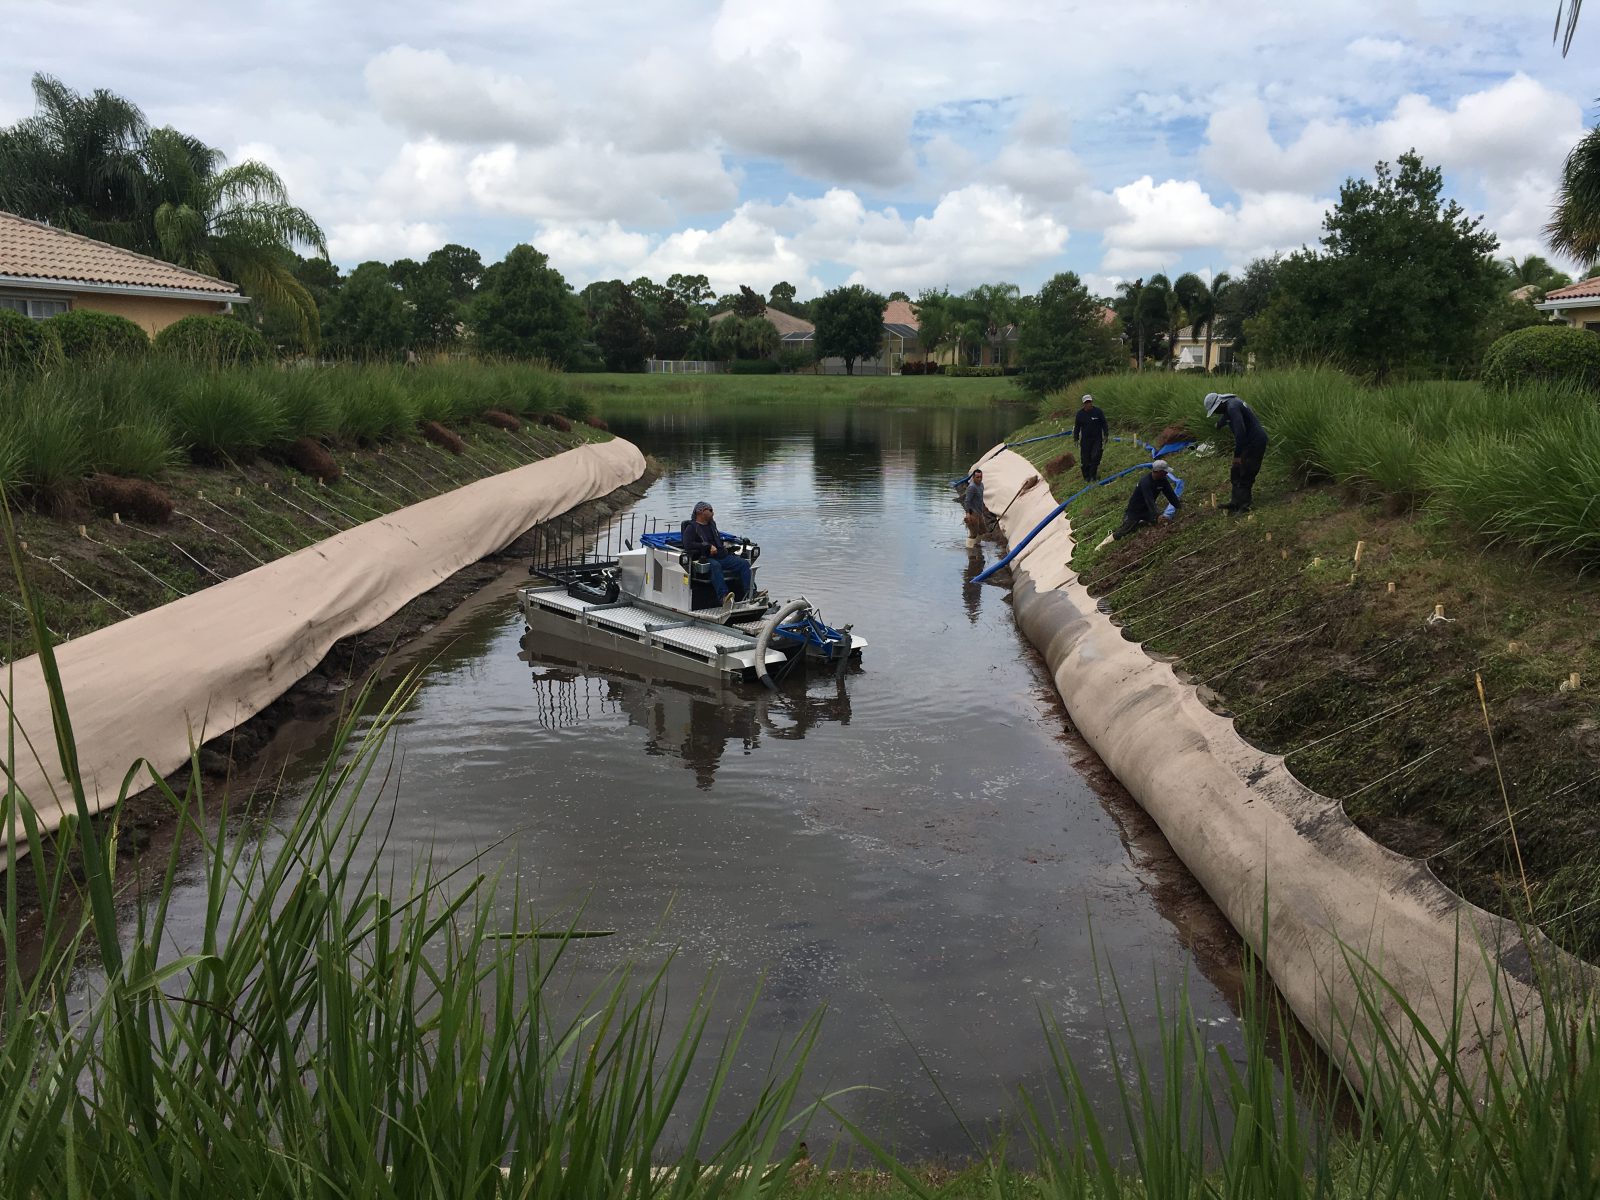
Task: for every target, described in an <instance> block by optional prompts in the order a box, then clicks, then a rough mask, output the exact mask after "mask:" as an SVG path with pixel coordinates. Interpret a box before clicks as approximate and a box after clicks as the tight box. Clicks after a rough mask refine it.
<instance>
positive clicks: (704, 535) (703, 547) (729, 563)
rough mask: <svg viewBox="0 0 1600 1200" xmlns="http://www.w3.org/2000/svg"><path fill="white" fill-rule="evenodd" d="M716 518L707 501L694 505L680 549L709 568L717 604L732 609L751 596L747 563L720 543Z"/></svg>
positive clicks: (719, 532) (748, 564)
mask: <svg viewBox="0 0 1600 1200" xmlns="http://www.w3.org/2000/svg"><path fill="white" fill-rule="evenodd" d="M716 517H717V514H716V512H715V510H714V509H712V507H711V505H710V504H708V503H707V502H706V501H704V500H702V501H700V502H699V503H698V504H696V505H695V506H694V513H693V514H692V515H691V517H690V519H689V520H688V521H686V522H685V523H684V526H683V548H684V550H685V551H687V553H688V555H689V557H690V558H692V559H694V560H695V561H696V562H703V563H706V564H708V565H709V566H710V568H711V589H712V591H714V592H715V593H716V596H717V604H718V605H719V606H720V607H722V608H723V609H731V608H732V607H733V606H734V605H735V604H736V603H738V602H739V601H741V600H744V599H746V598H748V597H749V595H750V584H751V575H750V563H749V562H748V561H747V560H746V559H743V558H740V557H739V556H738V555H737V554H732V553H730V552H729V550H728V547H727V545H726V544H725V543H724V542H723V540H722V531H721V530H719V529H718V528H717V520H716ZM729 576H732V578H731V579H730V578H729Z"/></svg>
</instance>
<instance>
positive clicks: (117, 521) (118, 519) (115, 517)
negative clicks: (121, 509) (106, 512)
mask: <svg viewBox="0 0 1600 1200" xmlns="http://www.w3.org/2000/svg"><path fill="white" fill-rule="evenodd" d="M111 523H112V524H113V525H121V524H122V514H121V513H112V514H111Z"/></svg>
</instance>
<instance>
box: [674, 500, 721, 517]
mask: <svg viewBox="0 0 1600 1200" xmlns="http://www.w3.org/2000/svg"><path fill="white" fill-rule="evenodd" d="M679 511H680V512H681V511H682V510H681V509H680V510H679ZM713 511H715V510H713V509H712V507H711V504H710V503H709V502H708V501H705V500H697V501H695V506H694V512H692V513H690V514H689V515H690V516H692V517H698V516H699V515H700V514H701V513H703V512H713Z"/></svg>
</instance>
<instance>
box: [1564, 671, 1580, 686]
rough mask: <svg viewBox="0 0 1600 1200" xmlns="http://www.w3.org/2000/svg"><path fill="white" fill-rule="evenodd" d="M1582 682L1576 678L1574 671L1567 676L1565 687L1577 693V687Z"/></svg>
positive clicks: (1576, 674)
mask: <svg viewBox="0 0 1600 1200" xmlns="http://www.w3.org/2000/svg"><path fill="white" fill-rule="evenodd" d="M1582 682H1583V681H1582V680H1581V679H1579V678H1578V673H1577V672H1576V671H1574V672H1573V673H1572V674H1570V675H1568V676H1567V686H1568V687H1570V688H1571V689H1572V690H1573V691H1577V690H1578V687H1579V685H1580V684H1581V683H1582Z"/></svg>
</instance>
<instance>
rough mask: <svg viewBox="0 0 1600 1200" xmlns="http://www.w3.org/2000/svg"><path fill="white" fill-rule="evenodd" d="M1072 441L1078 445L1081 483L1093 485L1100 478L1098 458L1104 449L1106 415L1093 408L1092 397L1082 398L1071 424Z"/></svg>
mask: <svg viewBox="0 0 1600 1200" xmlns="http://www.w3.org/2000/svg"><path fill="white" fill-rule="evenodd" d="M1072 440H1073V441H1075V442H1077V443H1078V463H1079V465H1080V466H1081V467H1082V468H1083V481H1084V482H1085V483H1093V482H1094V481H1095V480H1096V479H1099V478H1100V456H1101V455H1102V454H1104V453H1105V449H1106V415H1105V413H1103V412H1101V411H1100V410H1099V409H1098V408H1096V407H1095V403H1094V397H1093V396H1085V397H1084V398H1083V406H1082V407H1081V408H1079V409H1078V416H1077V419H1076V420H1074V421H1073V422H1072Z"/></svg>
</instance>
